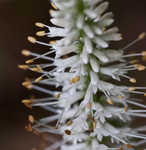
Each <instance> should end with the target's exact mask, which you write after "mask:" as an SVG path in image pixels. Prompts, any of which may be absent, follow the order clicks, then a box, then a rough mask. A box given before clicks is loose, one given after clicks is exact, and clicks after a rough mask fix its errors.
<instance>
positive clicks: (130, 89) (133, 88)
mask: <svg viewBox="0 0 146 150" xmlns="http://www.w3.org/2000/svg"><path fill="white" fill-rule="evenodd" d="M135 90H136V87H130V88H129V89H128V91H135Z"/></svg>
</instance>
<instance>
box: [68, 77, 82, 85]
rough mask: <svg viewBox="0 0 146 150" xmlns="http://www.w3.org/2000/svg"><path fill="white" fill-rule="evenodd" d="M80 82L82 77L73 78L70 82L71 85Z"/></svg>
mask: <svg viewBox="0 0 146 150" xmlns="http://www.w3.org/2000/svg"><path fill="white" fill-rule="evenodd" d="M78 81H80V76H77V77H74V78H72V80H70V84H73V83H76V82H78Z"/></svg>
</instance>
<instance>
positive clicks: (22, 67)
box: [18, 65, 29, 70]
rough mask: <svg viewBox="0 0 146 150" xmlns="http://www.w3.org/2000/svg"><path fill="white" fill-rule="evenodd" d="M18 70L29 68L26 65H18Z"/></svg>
mask: <svg viewBox="0 0 146 150" xmlns="http://www.w3.org/2000/svg"><path fill="white" fill-rule="evenodd" d="M18 68H20V69H23V70H27V69H29V66H28V65H18Z"/></svg>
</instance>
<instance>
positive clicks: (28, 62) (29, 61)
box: [25, 59, 34, 64]
mask: <svg viewBox="0 0 146 150" xmlns="http://www.w3.org/2000/svg"><path fill="white" fill-rule="evenodd" d="M33 62H34V60H33V59H29V60H27V61H25V63H26V64H31V63H33Z"/></svg>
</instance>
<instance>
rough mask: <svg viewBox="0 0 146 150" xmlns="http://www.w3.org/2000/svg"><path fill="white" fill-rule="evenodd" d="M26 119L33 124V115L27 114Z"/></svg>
mask: <svg viewBox="0 0 146 150" xmlns="http://www.w3.org/2000/svg"><path fill="white" fill-rule="evenodd" d="M28 120H29V122H30V123H31V124H34V117H33V116H32V115H29V116H28Z"/></svg>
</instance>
